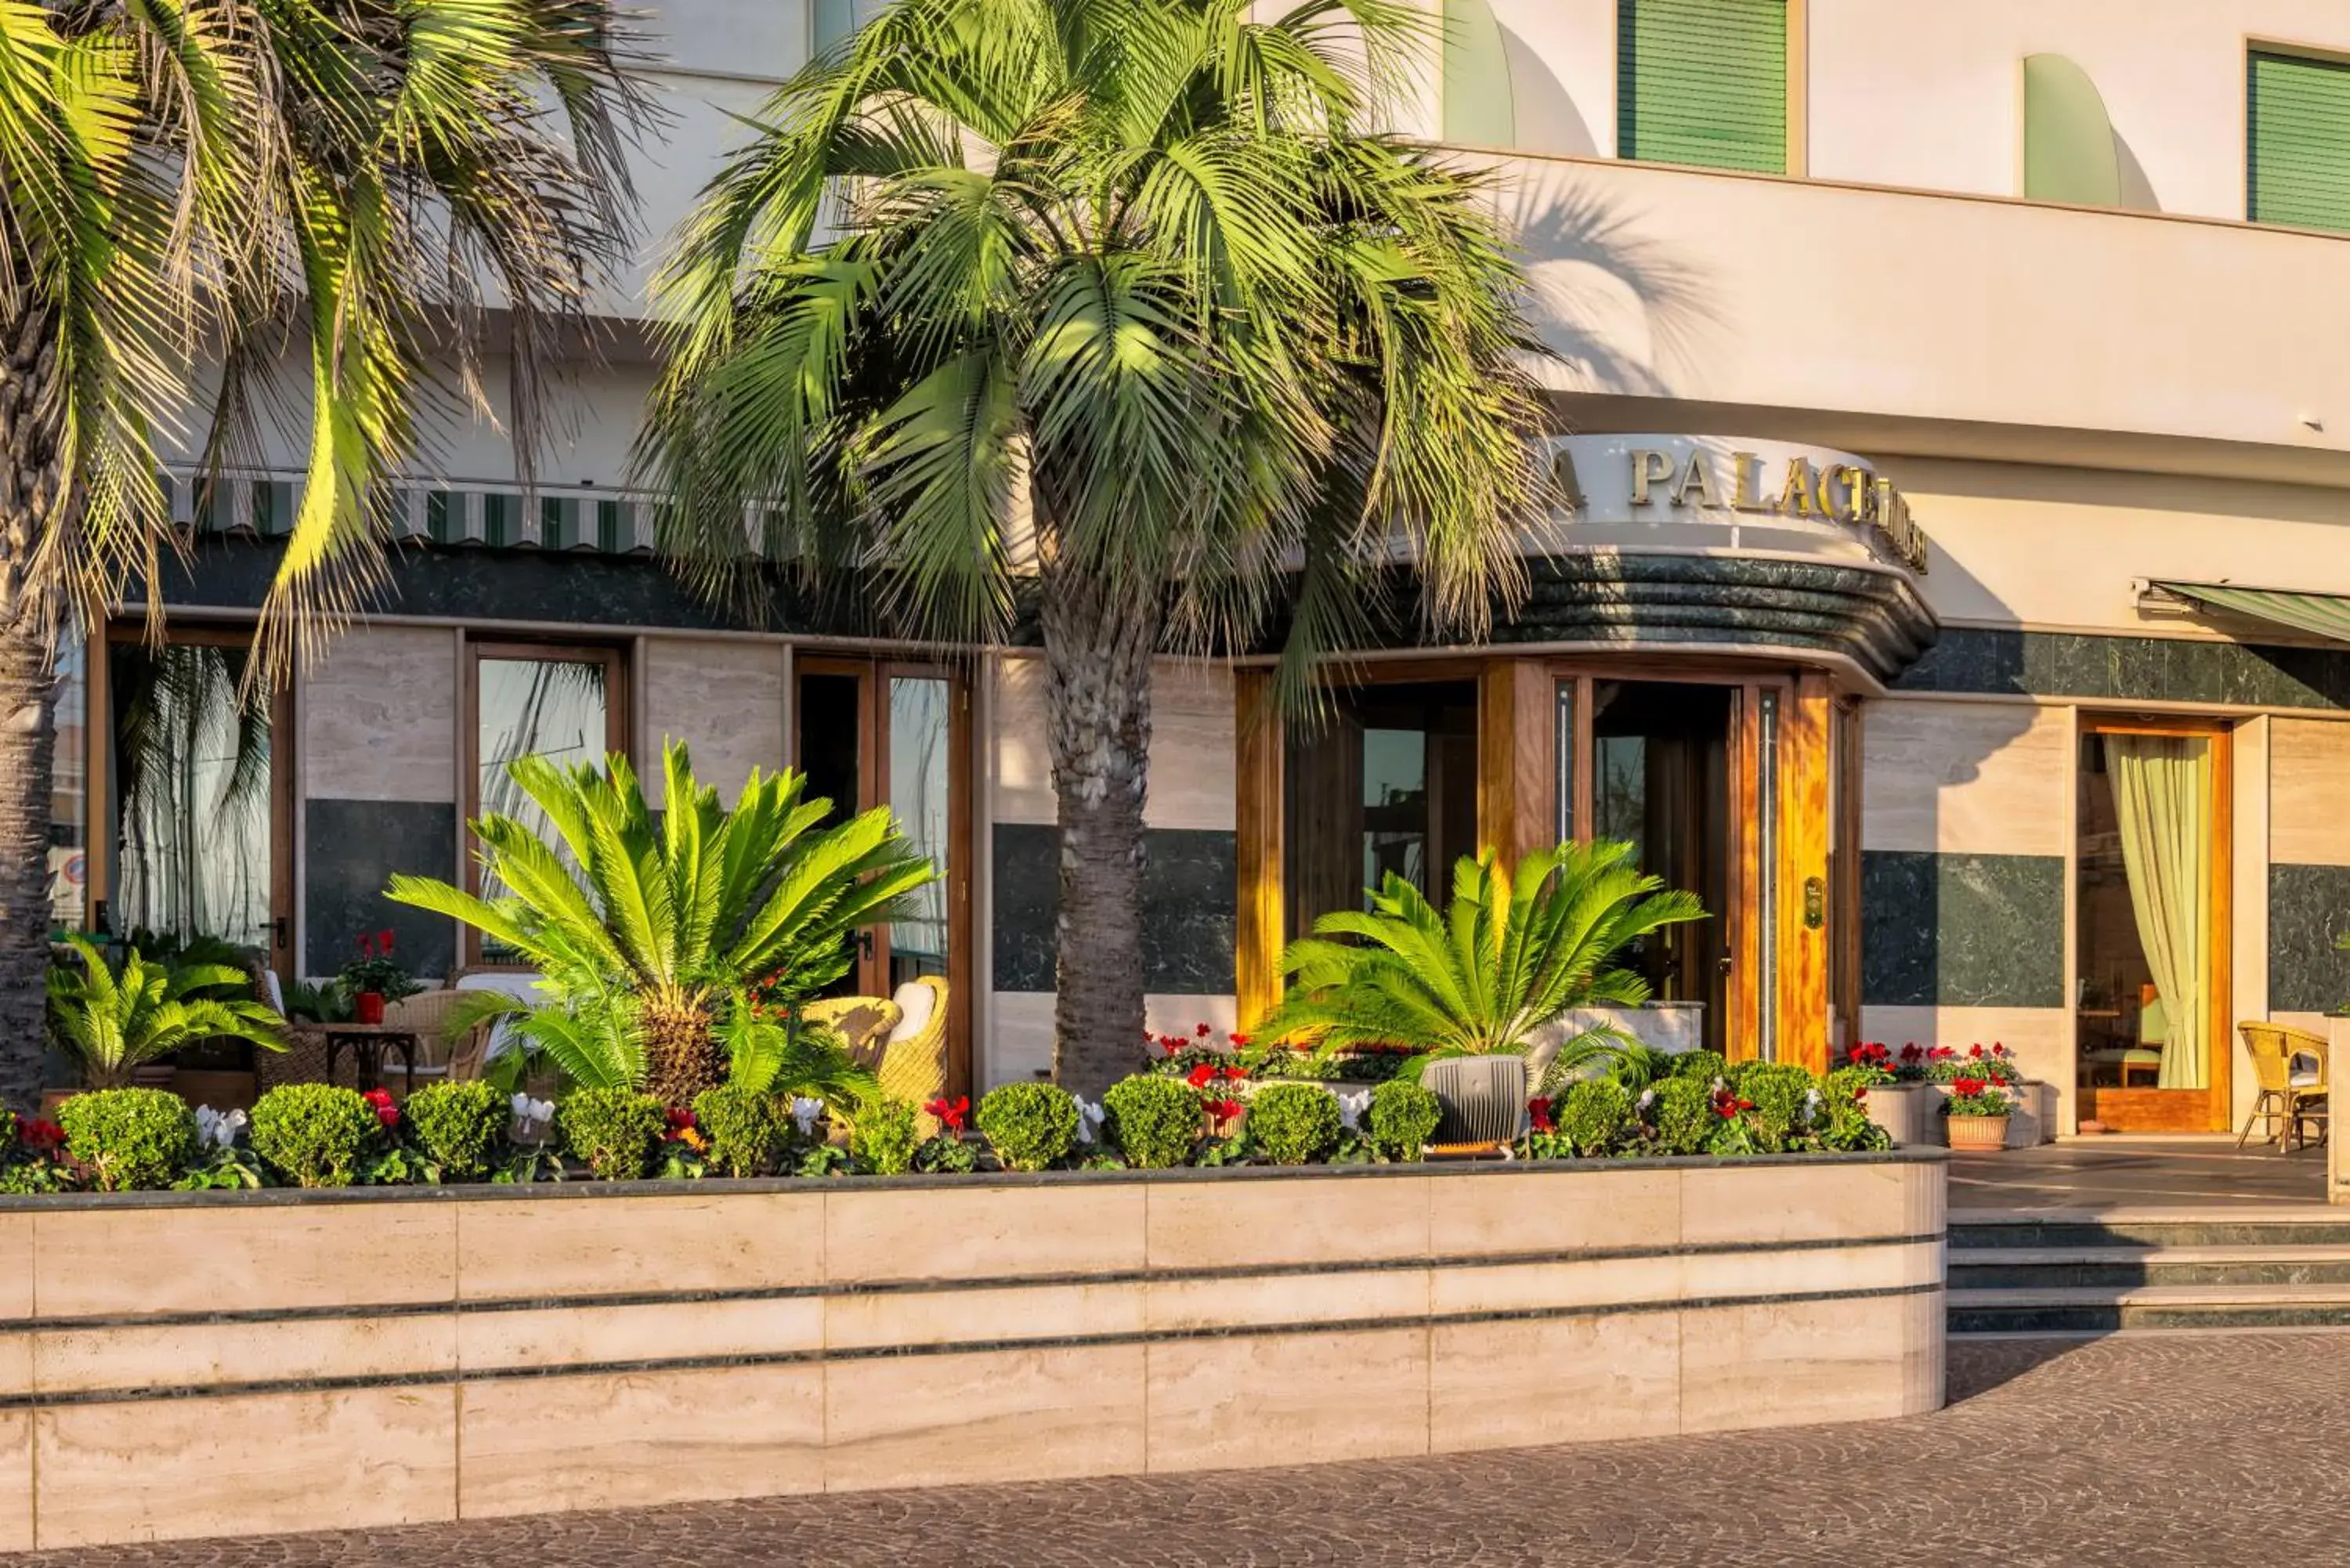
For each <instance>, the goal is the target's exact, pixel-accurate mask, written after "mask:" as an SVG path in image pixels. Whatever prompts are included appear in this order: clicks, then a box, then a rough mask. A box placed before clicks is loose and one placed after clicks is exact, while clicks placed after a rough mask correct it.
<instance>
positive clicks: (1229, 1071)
mask: <svg viewBox="0 0 2350 1568" xmlns="http://www.w3.org/2000/svg"><path fill="white" fill-rule="evenodd" d="M1219 1071H1220V1072H1221V1073H1222V1075H1223V1076H1224V1077H1227V1078H1233V1079H1239V1078H1245V1077H1247V1076H1248V1069H1247V1068H1246V1067H1243V1066H1241V1065H1239V1064H1233V1065H1232V1066H1229V1067H1224V1068H1222V1069H1220V1070H1219Z"/></svg>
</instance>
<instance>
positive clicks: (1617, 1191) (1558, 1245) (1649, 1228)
mask: <svg viewBox="0 0 2350 1568" xmlns="http://www.w3.org/2000/svg"><path fill="white" fill-rule="evenodd" d="M1583 1181H1585V1182H1587V1183H1588V1185H1587V1186H1578V1187H1577V1189H1576V1198H1575V1201H1574V1202H1571V1203H1562V1202H1560V1201H1559V1200H1558V1186H1557V1184H1556V1183H1555V1181H1553V1180H1552V1179H1550V1178H1548V1177H1544V1176H1540V1175H1534V1174H1531V1173H1527V1174H1520V1173H1515V1172H1500V1171H1496V1172H1493V1173H1492V1174H1486V1173H1484V1172H1482V1171H1481V1172H1479V1173H1478V1174H1477V1175H1476V1176H1475V1178H1474V1179H1470V1180H1465V1181H1454V1180H1449V1179H1448V1180H1443V1181H1435V1182H1431V1183H1430V1184H1429V1189H1428V1198H1429V1247H1430V1251H1433V1252H1434V1253H1435V1254H1436V1255H1437V1256H1438V1257H1449V1256H1454V1255H1470V1254H1474V1253H1480V1252H1544V1251H1559V1252H1564V1251H1577V1250H1581V1249H1586V1248H1594V1247H1644V1246H1655V1245H1658V1244H1659V1243H1660V1242H1665V1241H1671V1240H1673V1239H1674V1238H1675V1237H1677V1236H1679V1234H1680V1225H1681V1185H1680V1177H1679V1174H1678V1173H1676V1172H1674V1171H1670V1170H1610V1171H1604V1172H1593V1173H1592V1174H1590V1175H1589V1176H1586V1177H1585V1178H1583Z"/></svg>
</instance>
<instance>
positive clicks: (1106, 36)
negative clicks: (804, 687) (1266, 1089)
mask: <svg viewBox="0 0 2350 1568" xmlns="http://www.w3.org/2000/svg"><path fill="white" fill-rule="evenodd" d="M1257 16H1258V12H1257V8H1256V7H1254V6H1253V5H1251V4H1250V0H896V3H895V4H892V5H888V6H887V7H885V8H884V9H883V10H882V11H881V12H880V13H879V15H878V16H876V18H875V19H874V20H873V21H871V22H870V23H868V25H867V26H865V27H864V28H862V29H861V30H860V31H858V33H857V34H855V35H854V36H852V37H851V38H850V39H849V40H847V42H846V43H844V44H843V45H841V46H839V47H837V48H835V49H833V50H831V51H830V52H828V53H826V54H824V55H823V56H821V57H818V58H817V59H816V60H815V61H814V62H813V63H812V64H811V65H810V66H809V67H807V68H806V70H804V71H802V72H801V73H800V74H799V75H798V76H797V77H795V78H793V79H792V80H791V81H790V82H789V83H788V84H786V85H785V87H784V88H782V89H781V90H780V91H779V92H778V93H777V94H776V95H775V97H774V98H773V99H771V100H770V101H769V102H768V103H767V105H766V106H765V108H764V109H762V110H761V111H760V112H759V113H758V115H757V116H756V117H755V118H754V130H755V135H754V137H753V138H752V139H751V140H749V141H748V143H747V145H746V146H745V147H744V148H743V150H742V151H740V152H739V153H738V154H736V155H735V156H734V157H733V159H732V161H730V162H729V163H728V164H727V165H726V166H725V167H724V169H723V171H722V172H721V173H720V175H719V176H718V178H717V179H716V180H715V182H713V183H712V185H711V186H710V188H709V189H708V190H707V191H706V192H704V193H703V195H702V200H701V202H700V204H699V207H698V209H697V211H696V212H695V213H693V215H692V216H691V219H690V220H689V222H688V223H687V224H686V226H685V228H684V230H683V231H682V233H681V236H680V238H679V240H678V243H677V245H676V249H675V253H674V254H673V256H672V257H671V261H670V263H669V264H668V265H667V266H666V268H665V270H664V271H663V273H662V275H661V276H660V281H659V284H658V290H659V295H660V301H661V304H662V306H663V307H664V309H665V311H666V313H667V315H668V316H669V317H670V318H671V320H672V322H673V326H672V327H671V332H670V336H669V339H668V345H667V346H668V348H669V349H670V358H669V363H668V365H667V367H666V369H665V371H664V374H663V376H662V378H661V379H660V383H659V386H658V388H657V390H656V392H655V396H654V400H653V406H652V410H651V413H650V418H649V420H648V422H647V427H646V432H645V435H644V437H643V441H642V445H641V448H640V456H641V459H642V467H643V470H644V473H645V477H646V479H647V480H648V482H649V483H653V484H655V485H657V486H659V487H660V488H662V489H664V490H665V491H667V492H668V493H670V494H671V496H672V497H673V500H674V503H675V504H673V505H672V506H671V507H670V508H669V509H668V510H667V511H666V513H665V514H664V517H663V520H662V524H661V543H662V545H663V546H664V548H665V549H666V550H667V551H668V552H669V553H670V554H671V555H672V556H681V557H682V558H683V559H685V560H686V561H687V562H689V563H693V564H696V565H697V566H698V567H699V571H698V573H697V576H698V577H699V579H700V580H701V581H702V585H703V586H704V587H707V588H709V589H711V590H712V591H713V592H724V591H730V590H735V589H742V588H744V587H747V586H748V585H749V584H751V583H752V582H753V581H754V579H753V578H751V577H750V576H749V575H748V572H747V568H746V566H745V565H744V562H743V556H744V548H743V546H744V528H743V520H744V518H745V517H746V516H750V517H754V518H763V519H764V528H765V537H764V539H763V541H762V543H763V544H764V545H765V546H766V547H767V551H768V553H769V554H773V555H781V556H791V557H793V558H795V559H796V560H799V561H801V562H804V563H809V564H812V565H814V566H818V567H821V566H827V565H832V566H843V565H851V564H854V565H858V566H862V567H864V568H866V569H868V571H869V572H870V573H871V574H872V580H873V581H874V582H875V583H876V585H877V586H876V587H875V590H874V591H875V592H876V593H877V594H878V595H879V596H881V597H882V600H883V604H884V607H885V608H889V609H893V610H898V611H902V612H903V613H904V614H905V615H906V617H907V618H908V619H909V620H910V621H911V622H912V623H914V624H915V625H916V626H917V627H919V628H921V629H922V630H924V631H926V632H928V633H930V634H932V635H942V636H948V637H955V638H966V637H970V638H983V637H993V636H997V635H1001V634H1003V633H1004V632H1006V631H1008V630H1009V629H1011V628H1012V627H1013V625H1014V621H1015V620H1016V619H1017V618H1019V617H1020V616H1021V615H1023V614H1024V613H1026V612H1027V611H1028V610H1030V609H1031V608H1033V611H1034V615H1035V626H1036V628H1037V629H1038V631H1039V632H1040V633H1041V638H1042V641H1043V646H1044V654H1045V698H1046V702H1047V707H1048V722H1047V727H1046V732H1047V737H1048V743H1049V750H1050V756H1051V759H1052V769H1053V780H1054V787H1055V794H1056V796H1057V799H1058V809H1057V821H1058V826H1059V829H1060V835H1061V843H1060V855H1059V863H1058V865H1059V927H1058V959H1057V962H1058V979H1057V985H1056V999H1055V1035H1056V1046H1055V1050H1056V1057H1055V1065H1056V1071H1057V1073H1058V1075H1059V1076H1060V1078H1061V1080H1062V1082H1063V1083H1064V1084H1066V1085H1069V1086H1071V1087H1074V1088H1077V1089H1081V1090H1083V1091H1084V1092H1086V1093H1088V1094H1097V1093H1099V1092H1100V1090H1101V1089H1102V1088H1103V1087H1104V1085H1106V1084H1107V1083H1108V1082H1109V1081H1110V1080H1111V1079H1112V1078H1114V1077H1116V1076H1118V1075H1121V1074H1122V1073H1124V1071H1125V1070H1126V1067H1127V1064H1128V1058H1129V1057H1130V1056H1131V1054H1132V1050H1133V1043H1134V1042H1135V1040H1137V1039H1138V1038H1139V1037H1140V1035H1141V1033H1142V1027H1143V1009H1142V992H1143V953H1142V942H1143V932H1142V929H1141V915H1142V911H1141V886H1142V874H1143V865H1144V858H1143V857H1144V850H1143V835H1142V825H1143V806H1144V798H1145V794H1146V792H1147V777H1146V775H1147V770H1148V766H1149V750H1150V735H1151V680H1150V676H1151V668H1152V666H1151V660H1152V659H1153V657H1154V656H1155V655H1157V654H1159V653H1160V652H1161V651H1164V650H1166V649H1170V648H1177V649H1180V648H1187V647H1189V648H1201V647H1206V648H1231V647H1235V646H1241V645H1248V644H1253V642H1254V641H1255V639H1257V638H1259V637H1260V636H1262V635H1263V634H1264V632H1265V629H1266V628H1268V627H1269V626H1270V625H1271V624H1272V620H1271V618H1272V617H1273V615H1274V611H1275V610H1276V608H1278V609H1281V610H1284V611H1285V612H1286V613H1285V615H1284V617H1283V620H1284V625H1285V628H1286V631H1285V637H1286V639H1287V640H1286V642H1285V645H1284V653H1285V655H1286V658H1285V659H1284V664H1283V673H1284V691H1286V692H1288V693H1290V694H1292V695H1293V696H1295V695H1298V694H1302V693H1309V692H1310V691H1312V681H1313V668H1312V659H1313V655H1314V654H1315V652H1316V651H1317V650H1325V649H1332V648H1335V647H1339V646H1344V645H1347V644H1350V643H1354V642H1355V640H1356V639H1357V638H1358V637H1359V636H1361V635H1363V634H1365V633H1366V632H1367V630H1368V629H1369V627H1368V625H1367V622H1368V620H1369V614H1368V612H1367V608H1366V607H1368V606H1371V605H1374V604H1385V603H1388V602H1390V601H1391V597H1392V596H1389V595H1387V594H1385V593H1384V592H1373V591H1369V588H1370V585H1371V582H1372V580H1373V579H1374V578H1377V577H1379V576H1381V575H1382V574H1384V573H1386V572H1388V571H1389V570H1391V569H1392V568H1393V567H1394V566H1396V564H1397V563H1399V562H1400V561H1409V562H1411V563H1413V564H1414V565H1415V566H1416V569H1417V572H1418V582H1419V589H1420V598H1421V607H1422V613H1423V614H1424V615H1425V616H1426V617H1428V618H1430V619H1432V620H1435V621H1438V622H1449V623H1453V624H1456V625H1465V626H1467V627H1469V628H1475V627H1476V626H1477V625H1478V624H1479V623H1480V622H1481V621H1482V618H1484V617H1485V616H1486V615H1487V614H1488V613H1489V609H1490V606H1491V604H1492V600H1493V597H1494V596H1495V595H1496V594H1497V593H1498V594H1500V595H1502V596H1503V597H1508V596H1509V595H1511V594H1513V593H1515V592H1518V591H1520V589H1521V588H1522V586H1523V567H1522V566H1521V563H1520V558H1519V555H1518V550H1519V546H1520V545H1521V543H1522V540H1523V531H1524V529H1525V528H1526V527H1528V526H1530V525H1531V524H1533V523H1534V520H1535V519H1536V518H1537V517H1538V516H1540V515H1542V514H1544V503H1545V499H1546V493H1545V490H1544V480H1543V476H1542V474H1541V472H1540V469H1539V465H1538V464H1537V463H1536V462H1535V461H1534V452H1533V450H1532V447H1531V445H1530V444H1529V442H1528V441H1526V439H1525V437H1526V434H1527V432H1528V431H1529V430H1530V429H1531V428H1532V427H1534V426H1536V425H1538V424H1539V423H1541V422H1542V417H1541V405H1540V401H1539V399H1538V397H1537V396H1536V394H1535V392H1534V388H1533V385H1532V382H1531V380H1530V379H1529V376H1528V374H1527V372H1526V369H1525V368H1524V365H1523V358H1524V355H1525V353H1526V351H1527V343H1528V339H1529V338H1530V336H1531V335H1530V334H1529V333H1528V332H1527V331H1526V330H1525V329H1524V328H1523V324H1522V321H1521V319H1520V315H1519V299H1520V296H1521V290H1522V278H1521V275H1520V273H1519V271H1518V269H1517V267H1516V265H1515V263H1514V262H1513V259H1512V257H1511V255H1510V254H1509V252H1508V250H1507V247H1506V246H1505V244H1503V240H1502V237H1501V235H1500V233H1499V231H1498V227H1497V223H1496V220H1495V217H1494V213H1493V208H1492V202H1491V200H1490V193H1489V192H1487V191H1486V190H1485V189H1484V187H1483V184H1482V180H1481V178H1480V177H1479V176H1477V175H1474V174H1472V173H1471V172H1469V171H1464V170H1462V169H1461V168H1458V167H1455V166H1454V165H1452V164H1451V163H1450V162H1448V161H1446V160H1445V158H1444V157H1443V156H1441V155H1440V154H1439V153H1437V152H1435V151H1431V150H1430V149H1428V148H1425V147H1422V146H1419V145H1416V144H1412V143H1409V142H1406V141H1403V140H1399V139H1396V138H1393V137H1390V136H1387V135H1383V134H1380V133H1378V131H1377V130H1376V129H1375V127H1376V125H1377V123H1378V119H1379V116H1380V114H1381V112H1382V110H1383V109H1384V108H1385V107H1386V106H1385V104H1384V102H1383V94H1382V92H1381V90H1380V84H1381V83H1383V82H1386V81H1388V80H1392V79H1394V78H1396V77H1397V76H1399V74H1400V73H1401V71H1402V70H1403V69H1404V67H1405V66H1406V64H1407V58H1408V57H1409V55H1410V54H1412V53H1414V52H1416V51H1418V50H1420V49H1422V48H1424V47H1426V46H1427V45H1428V43H1429V42H1430V39H1431V36H1432V33H1431V30H1430V29H1428V28H1427V27H1426V26H1424V25H1423V24H1424V21H1425V19H1424V18H1422V17H1420V16H1419V14H1418V13H1416V12H1414V11H1411V10H1409V9H1407V8H1404V7H1401V6H1399V5H1391V4H1389V3H1388V0H1305V3H1304V4H1302V5H1298V6H1297V7H1296V8H1295V9H1294V10H1290V11H1287V12H1286V13H1285V14H1284V15H1282V16H1279V18H1278V19H1277V20H1263V21H1260V20H1258V19H1257Z"/></svg>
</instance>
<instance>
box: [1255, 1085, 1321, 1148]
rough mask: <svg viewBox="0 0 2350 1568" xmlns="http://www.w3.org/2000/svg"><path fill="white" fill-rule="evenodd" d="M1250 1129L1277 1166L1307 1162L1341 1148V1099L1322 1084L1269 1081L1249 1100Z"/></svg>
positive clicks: (1259, 1145) (1258, 1144)
mask: <svg viewBox="0 0 2350 1568" xmlns="http://www.w3.org/2000/svg"><path fill="white" fill-rule="evenodd" d="M1248 1130H1249V1134H1250V1136H1251V1137H1253V1138H1254V1139H1255V1140H1256V1147H1258V1148H1260V1149H1262V1150H1263V1152H1264V1157H1265V1158H1267V1159H1269V1160H1271V1161H1273V1162H1274V1164H1275V1165H1305V1164H1308V1163H1310V1162H1311V1161H1314V1160H1317V1159H1321V1158H1324V1157H1326V1156H1327V1155H1328V1154H1329V1152H1330V1151H1331V1150H1332V1149H1334V1148H1336V1147H1338V1131H1339V1116H1338V1098H1337V1096H1335V1095H1333V1094H1332V1093H1331V1092H1330V1091H1329V1090H1327V1089H1326V1088H1324V1087H1322V1086H1321V1085H1319V1084H1270V1085H1266V1086H1265V1087H1263V1088H1262V1089H1259V1090H1258V1091H1257V1092H1256V1093H1255V1095H1254V1096H1252V1097H1251V1098H1250V1100H1249V1110H1248Z"/></svg>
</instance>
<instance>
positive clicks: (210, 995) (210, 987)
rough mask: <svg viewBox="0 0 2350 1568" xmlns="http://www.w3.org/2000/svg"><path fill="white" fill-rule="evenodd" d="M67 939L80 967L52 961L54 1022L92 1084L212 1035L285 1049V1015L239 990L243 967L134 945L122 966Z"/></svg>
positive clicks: (121, 1078) (122, 1083) (120, 1084)
mask: <svg viewBox="0 0 2350 1568" xmlns="http://www.w3.org/2000/svg"><path fill="white" fill-rule="evenodd" d="M66 943H67V945H68V947H70V948H71V949H72V950H74V952H75V953H76V954H77V955H78V957H79V958H80V960H81V964H82V967H81V969H80V971H76V970H74V969H73V968H72V967H71V966H69V965H67V964H62V963H59V964H54V965H52V966H51V967H50V970H49V975H48V994H49V1029H50V1032H51V1033H52V1034H54V1035H55V1037H56V1038H57V1041H58V1042H59V1043H60V1044H63V1045H64V1046H65V1047H66V1048H67V1049H68V1050H69V1051H71V1052H72V1053H73V1054H75V1056H77V1057H78V1058H79V1060H80V1062H81V1071H82V1083H83V1085H84V1086H85V1087H87V1088H92V1089H119V1088H125V1087H128V1086H130V1085H131V1084H132V1083H133V1082H134V1081H135V1080H136V1078H137V1075H138V1074H139V1071H140V1068H142V1067H144V1066H146V1065H147V1064H150V1063H152V1062H156V1061H159V1060H161V1058H162V1057H165V1056H168V1055H170V1054H172V1053H173V1052H175V1051H179V1050H182V1049H184V1048H186V1047H188V1046H192V1045H199V1044H203V1043H204V1042H205V1041H208V1040H223V1039H227V1040H243V1041H245V1042H248V1043H249V1044H254V1045H257V1046H260V1047H262V1048H263V1049H265V1050H270V1051H282V1050H284V1049H285V1048H286V1046H285V1044H284V1042H283V1041H282V1040H281V1039H280V1038H279V1031H280V1030H281V1029H282V1028H283V1027H284V1024H285V1020H284V1019H282V1018H280V1017H278V1016H277V1014H276V1013H275V1012H271V1011H270V1010H269V1009H268V1008H266V1007H265V1006H263V1005H262V1004H261V1003H260V1002H255V1001H253V1000H251V999H250V998H249V997H246V996H241V995H237V994H235V993H236V992H239V991H241V990H243V989H244V986H245V985H246V983H247V981H246V977H245V974H244V971H243V970H240V969H237V968H235V967H234V966H233V965H229V964H216V963H182V964H171V963H158V962H155V961H151V960H149V959H147V958H145V957H143V956H141V954H140V951H139V950H138V949H137V948H135V947H134V948H132V949H131V950H130V952H128V953H127V954H125V955H124V957H123V960H122V964H121V967H120V968H119V969H118V968H116V967H114V966H113V965H110V964H109V963H108V962H107V961H106V957H105V955H104V954H102V953H100V952H99V950H98V949H97V947H96V946H94V945H93V944H92V943H91V942H90V941H89V940H88V939H87V938H83V937H78V936H69V937H68V938H67V939H66ZM223 992H227V993H228V994H225V995H224V994H222V993H223Z"/></svg>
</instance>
